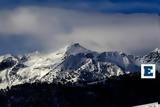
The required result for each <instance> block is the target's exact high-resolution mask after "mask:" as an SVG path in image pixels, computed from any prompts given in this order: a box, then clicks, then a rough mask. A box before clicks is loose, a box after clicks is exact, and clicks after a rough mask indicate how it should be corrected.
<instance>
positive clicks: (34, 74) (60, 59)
mask: <svg viewBox="0 0 160 107" xmlns="http://www.w3.org/2000/svg"><path fill="white" fill-rule="evenodd" d="M143 63H151V64H152V63H153V64H156V65H157V71H158V72H160V49H158V48H156V49H155V50H153V51H151V52H149V53H148V54H146V55H144V56H142V57H138V56H134V55H128V54H126V53H123V52H118V51H115V52H102V53H99V52H96V51H91V50H88V49H86V48H84V47H82V46H81V45H80V44H78V43H75V44H71V45H69V46H66V47H64V48H62V49H60V50H58V51H56V52H53V53H49V54H41V53H37V52H35V53H32V54H27V55H17V56H15V55H10V54H7V55H3V56H0V88H6V87H7V86H13V85H18V84H24V83H35V82H47V83H52V82H54V83H61V84H67V83H72V84H79V83H81V82H86V83H95V82H98V81H103V80H106V79H107V78H110V77H112V76H119V75H124V74H129V73H133V72H140V65H141V64H143Z"/></svg>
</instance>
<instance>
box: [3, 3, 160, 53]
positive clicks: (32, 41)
mask: <svg viewBox="0 0 160 107" xmlns="http://www.w3.org/2000/svg"><path fill="white" fill-rule="evenodd" d="M159 14H160V0H1V1H0V54H7V53H12V54H24V53H30V52H33V51H36V50H37V51H40V52H50V51H55V50H57V49H59V48H62V47H63V46H65V45H67V44H70V43H74V42H78V43H80V44H82V45H83V46H85V47H87V48H89V49H92V50H97V51H115V50H118V51H124V52H128V53H133V54H137V55H142V54H144V53H145V52H147V51H150V50H153V49H154V48H157V47H158V48H160V16H159Z"/></svg>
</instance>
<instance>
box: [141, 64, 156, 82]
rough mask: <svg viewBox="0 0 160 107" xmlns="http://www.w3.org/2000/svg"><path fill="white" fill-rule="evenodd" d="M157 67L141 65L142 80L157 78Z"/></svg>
mask: <svg viewBox="0 0 160 107" xmlns="http://www.w3.org/2000/svg"><path fill="white" fill-rule="evenodd" d="M155 77H156V65H155V64H141V78H145V79H147V78H153V79H154V78H155Z"/></svg>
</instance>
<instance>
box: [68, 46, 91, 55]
mask: <svg viewBox="0 0 160 107" xmlns="http://www.w3.org/2000/svg"><path fill="white" fill-rule="evenodd" d="M88 52H89V50H88V49H86V48H84V47H83V46H81V45H80V44H79V43H72V44H70V45H68V46H66V47H65V54H67V55H75V54H78V53H88Z"/></svg>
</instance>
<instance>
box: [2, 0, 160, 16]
mask: <svg viewBox="0 0 160 107" xmlns="http://www.w3.org/2000/svg"><path fill="white" fill-rule="evenodd" d="M18 6H47V7H56V8H64V9H74V10H83V11H96V12H104V13H105V12H107V13H157V14H159V13H160V0H0V8H16V7H18Z"/></svg>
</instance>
